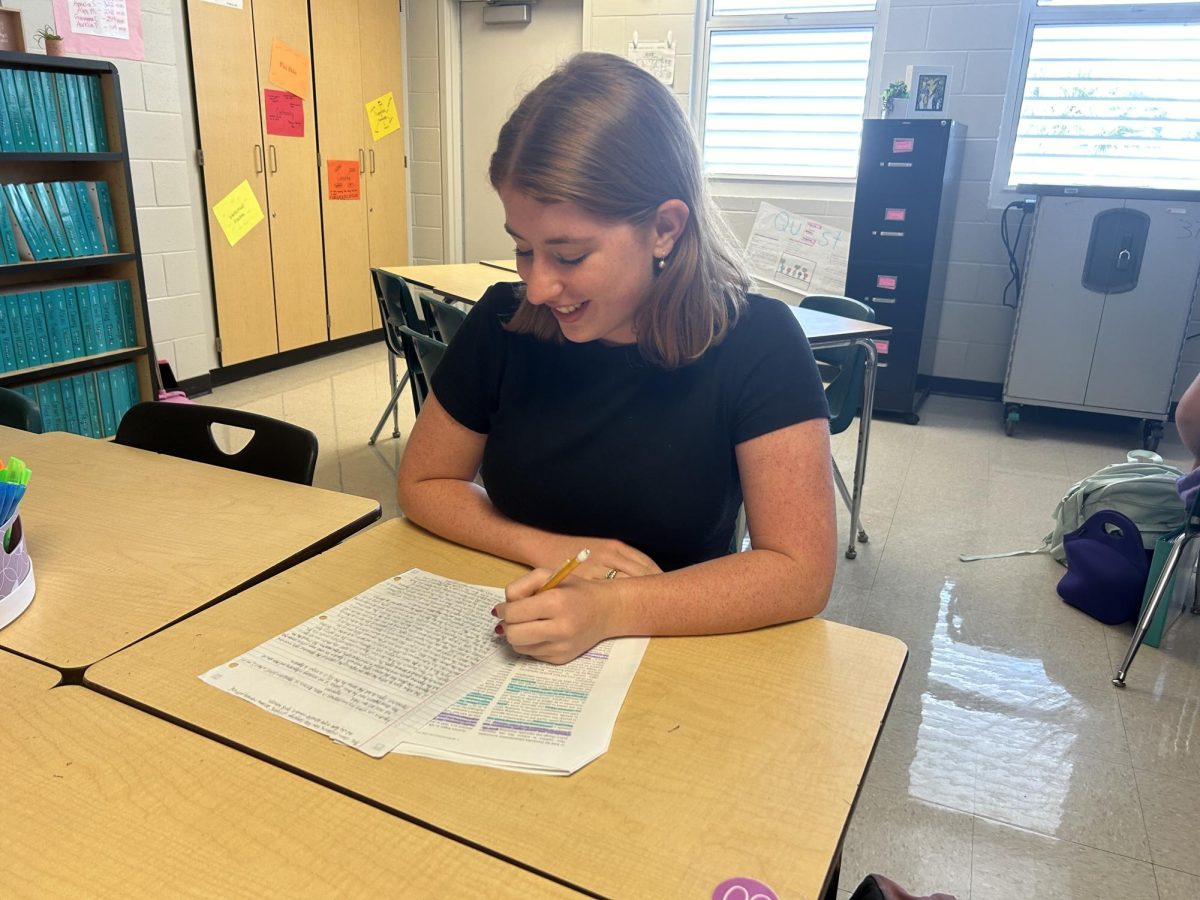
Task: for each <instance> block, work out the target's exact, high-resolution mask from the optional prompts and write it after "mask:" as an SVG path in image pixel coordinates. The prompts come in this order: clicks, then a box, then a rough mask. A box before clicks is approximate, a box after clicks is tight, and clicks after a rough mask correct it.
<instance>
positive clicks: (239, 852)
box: [0, 663, 572, 897]
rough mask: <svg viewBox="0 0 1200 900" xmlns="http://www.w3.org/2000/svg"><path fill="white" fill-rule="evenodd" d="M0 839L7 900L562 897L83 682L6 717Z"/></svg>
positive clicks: (558, 890)
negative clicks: (52, 899)
mask: <svg viewBox="0 0 1200 900" xmlns="http://www.w3.org/2000/svg"><path fill="white" fill-rule="evenodd" d="M30 665H32V663H31V664H30ZM0 671H3V669H2V668H0ZM5 690H6V691H7V685H6V686H5ZM0 833H3V835H4V871H5V876H4V883H5V887H4V893H5V894H6V895H9V896H11V895H14V894H16V895H27V896H56V897H57V896H63V897H68V896H80V897H83V896H87V897H96V896H108V897H116V896H122V897H154V896H165V895H189V896H206V897H233V896H274V897H285V896H293V897H312V896H335V895H336V896H347V897H370V896H375V897H386V896H395V895H398V894H405V895H412V896H429V897H433V896H447V897H467V896H471V897H485V896H486V897H492V896H505V897H562V896H568V895H570V894H571V893H572V892H570V891H568V890H567V889H565V888H563V887H560V886H558V885H556V884H553V883H552V882H549V881H547V880H545V879H543V878H540V877H538V876H536V875H533V874H530V873H529V872H525V871H522V870H521V869H518V868H516V867H514V866H512V865H509V864H508V863H505V862H502V861H500V860H497V859H493V858H491V857H489V856H487V855H486V854H483V853H480V852H479V851H477V850H473V849H471V848H469V847H465V846H463V845H462V844H459V843H456V842H454V841H452V840H449V839H447V838H444V837H441V836H440V835H436V834H434V833H433V832H431V831H427V830H425V829H423V828H419V827H418V826H416V825H412V824H409V823H408V822H404V821H402V820H400V819H398V818H396V817H395V816H390V815H388V814H387V813H385V812H381V811H380V810H378V809H375V808H373V807H371V806H369V805H367V804H365V803H361V802H359V801H357V800H352V799H350V798H349V797H345V796H343V795H341V794H339V793H337V792H336V791H332V790H329V789H328V788H325V787H321V786H320V785H316V784H313V783H312V782H311V781H309V780H307V779H305V778H302V777H300V776H298V775H293V774H291V773H289V772H285V771H283V770H282V769H279V768H277V767H276V766H273V765H271V764H270V763H266V762H262V761H261V760H257V759H254V758H253V757H251V756H248V755H246V754H244V753H239V752H238V751H236V750H233V749H230V748H229V747H225V746H222V745H221V744H218V743H216V742H215V741H210V740H208V739H206V738H203V737H200V736H199V735H196V734H193V733H192V732H190V731H187V730H186V729H183V728H180V727H178V726H177V725H172V724H170V723H168V722H164V721H162V720H161V719H157V718H155V717H154V716H151V715H148V714H146V713H143V712H140V711H138V710H136V709H133V708H132V707H129V706H126V705H125V704H123V703H119V702H117V701H116V700H112V699H110V698H108V697H103V696H101V695H99V694H97V693H95V692H93V691H89V690H87V689H86V688H82V687H62V688H56V689H55V690H52V691H43V692H42V693H41V694H39V695H38V696H37V697H34V698H31V699H29V701H28V702H24V703H21V704H16V705H13V706H12V707H11V708H9V709H7V710H6V711H5V714H4V717H3V721H2V722H0Z"/></svg>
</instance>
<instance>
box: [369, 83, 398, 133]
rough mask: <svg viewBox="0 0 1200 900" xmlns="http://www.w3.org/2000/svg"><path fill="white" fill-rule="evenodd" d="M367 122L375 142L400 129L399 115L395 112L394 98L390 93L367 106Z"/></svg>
mask: <svg viewBox="0 0 1200 900" xmlns="http://www.w3.org/2000/svg"><path fill="white" fill-rule="evenodd" d="M367 121H368V122H370V123H371V137H372V138H373V139H375V140H377V141H378V140H380V139H381V138H385V137H387V136H388V135H389V134H391V133H392V132H393V131H395V130H396V129H398V128H399V127H400V114H399V113H398V112H396V98H395V97H393V96H392V92H391V91H388V92H387V93H386V94H384V95H383V96H382V97H376V98H375V99H374V100H372V101H371V102H370V103H368V104H367Z"/></svg>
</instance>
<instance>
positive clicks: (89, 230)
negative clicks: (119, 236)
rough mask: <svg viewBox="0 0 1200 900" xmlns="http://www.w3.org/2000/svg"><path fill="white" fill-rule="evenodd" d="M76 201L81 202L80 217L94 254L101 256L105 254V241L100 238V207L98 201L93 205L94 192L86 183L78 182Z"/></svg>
mask: <svg viewBox="0 0 1200 900" xmlns="http://www.w3.org/2000/svg"><path fill="white" fill-rule="evenodd" d="M74 186H75V199H76V200H78V201H79V217H80V219H81V220H82V221H83V224H84V231H85V233H86V236H87V240H88V244H90V245H91V248H92V253H93V255H95V256H99V255H101V254H102V253H104V252H105V248H104V239H103V238H102V237H101V236H100V207H99V205H98V201H97V204H96V205H93V192H92V191H90V190H88V183H87V182H86V181H76V182H74Z"/></svg>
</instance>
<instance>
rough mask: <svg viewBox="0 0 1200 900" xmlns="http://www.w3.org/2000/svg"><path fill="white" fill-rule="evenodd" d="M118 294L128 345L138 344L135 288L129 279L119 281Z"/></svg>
mask: <svg viewBox="0 0 1200 900" xmlns="http://www.w3.org/2000/svg"><path fill="white" fill-rule="evenodd" d="M117 296H118V297H119V298H120V301H121V333H122V335H123V336H124V338H125V346H126V347H136V346H137V345H138V333H137V320H136V319H134V317H133V289H132V287H131V286H130V284H129V282H128V281H118V282H117Z"/></svg>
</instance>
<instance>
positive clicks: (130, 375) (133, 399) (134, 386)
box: [122, 363, 142, 406]
mask: <svg viewBox="0 0 1200 900" xmlns="http://www.w3.org/2000/svg"><path fill="white" fill-rule="evenodd" d="M122 368H123V369H124V370H125V381H126V383H127V384H128V385H129V405H130V406H133V404H135V403H138V402H139V401H140V400H141V399H142V396H141V390H142V389H141V386H140V385H139V384H138V374H137V366H135V365H134V364H133V363H126V364H125V365H124V366H122Z"/></svg>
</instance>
